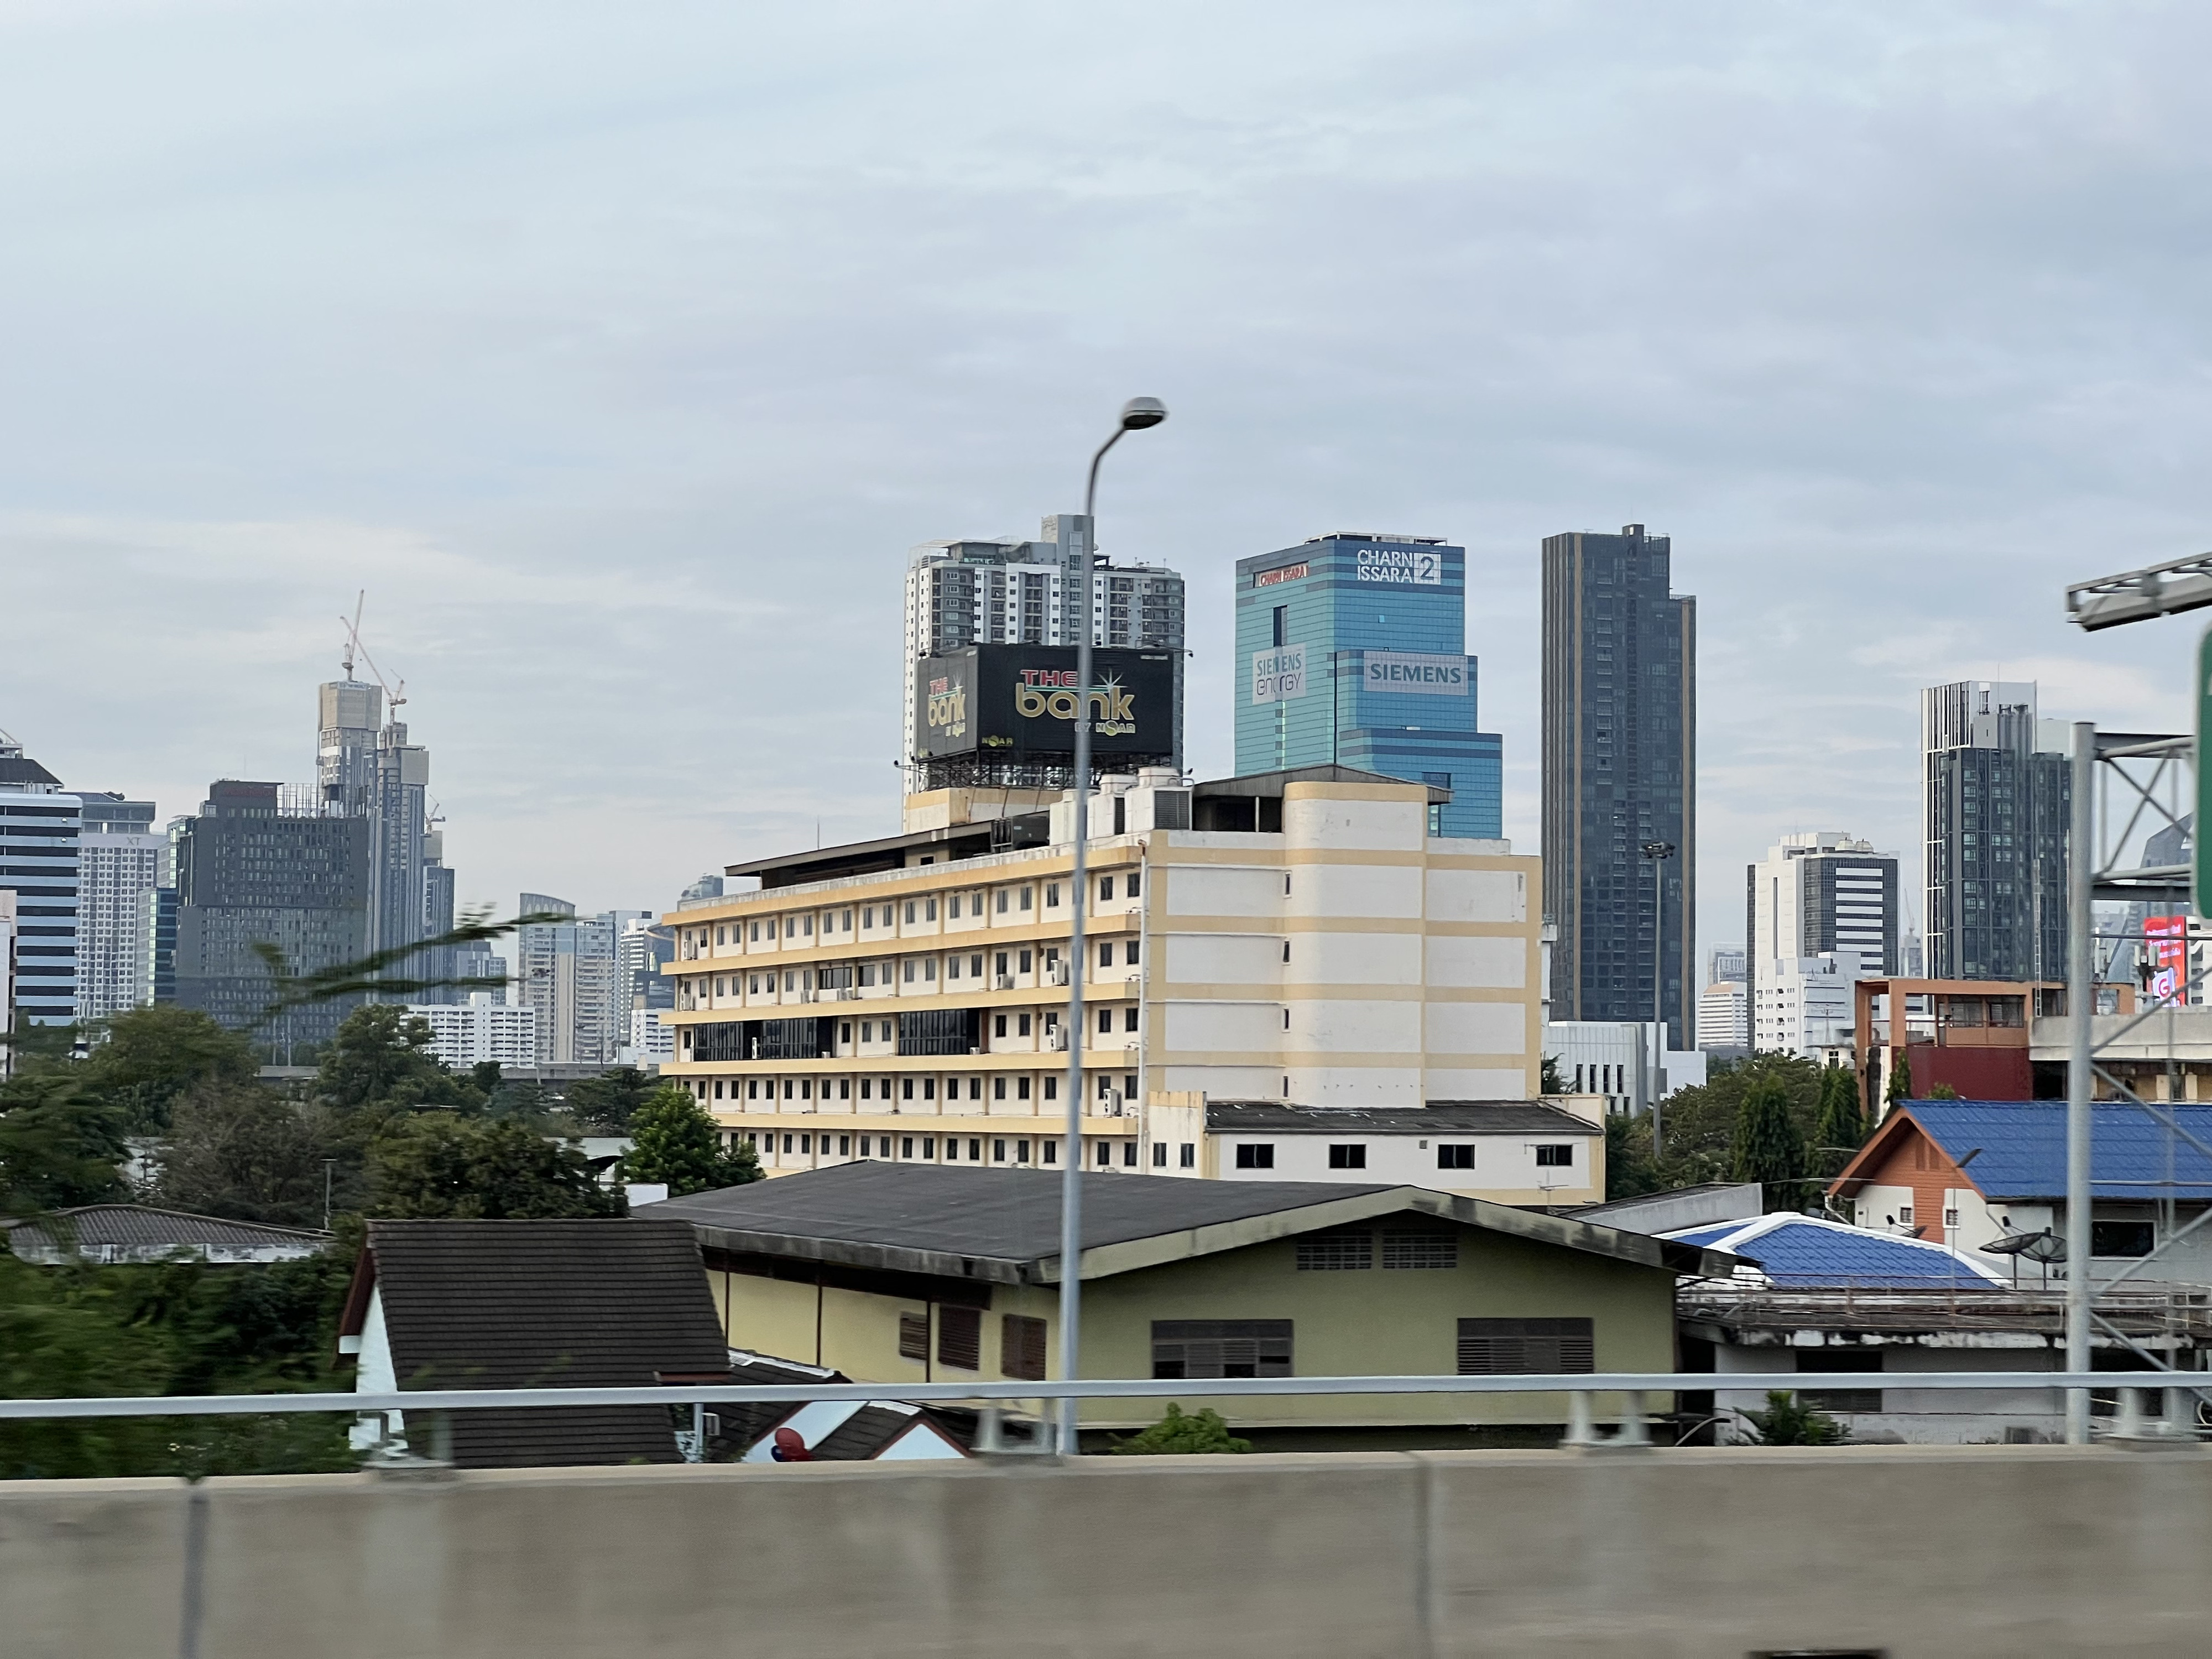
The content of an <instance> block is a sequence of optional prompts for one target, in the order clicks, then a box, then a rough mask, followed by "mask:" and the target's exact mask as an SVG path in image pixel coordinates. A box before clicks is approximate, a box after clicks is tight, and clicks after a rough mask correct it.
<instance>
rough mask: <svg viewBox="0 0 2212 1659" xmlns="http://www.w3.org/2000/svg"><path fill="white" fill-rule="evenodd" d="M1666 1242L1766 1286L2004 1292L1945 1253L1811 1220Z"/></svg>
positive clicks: (1766, 1219) (1704, 1232)
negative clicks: (1734, 1260)
mask: <svg viewBox="0 0 2212 1659" xmlns="http://www.w3.org/2000/svg"><path fill="white" fill-rule="evenodd" d="M1665 1237H1668V1238H1671V1239H1676V1240H1680V1241H1681V1242H1683V1243H1696V1244H1699V1245H1701V1246H1704V1247H1705V1248H1707V1249H1723V1250H1729V1251H1731V1252H1733V1253H1735V1255H1741V1256H1745V1257H1747V1258H1749V1259H1750V1260H1751V1261H1755V1262H1757V1263H1758V1264H1759V1273H1761V1274H1763V1275H1764V1276H1765V1279H1767V1280H1768V1281H1769V1282H1770V1283H1771V1284H1774V1285H1783V1286H1789V1287H1792V1288H1799V1289H1814V1290H1843V1289H1858V1290H1928V1289H1956V1290H1978V1291H1979V1290H1996V1289H2001V1288H2002V1284H2003V1281H2002V1279H1999V1278H1997V1277H1996V1272H1995V1270H1994V1269H1992V1268H1983V1267H1975V1266H1974V1265H1973V1264H1972V1263H1971V1262H1969V1261H1966V1259H1965V1258H1964V1256H1963V1255H1962V1254H1961V1253H1960V1251H1958V1250H1956V1249H1953V1248H1951V1247H1950V1246H1948V1245H1945V1244H1938V1243H1933V1242H1930V1241H1926V1240H1921V1239H1913V1238H1904V1237H1899V1236H1897V1235H1895V1234H1892V1233H1877V1232H1872V1231H1868V1230H1866V1229H1864V1228H1860V1227H1851V1226H1846V1225H1844V1224H1843V1223H1842V1222H1838V1221H1828V1220H1825V1219H1822V1218H1818V1217H1814V1216H1802V1215H1788V1214H1778V1215H1768V1216H1761V1217H1760V1218H1758V1219H1757V1220H1753V1221H1738V1222H1735V1223H1732V1224H1730V1225H1727V1226H1723V1227H1714V1226H1705V1227H1697V1228H1692V1229H1687V1230H1685V1231H1681V1232H1674V1233H1668V1234H1666V1235H1665Z"/></svg>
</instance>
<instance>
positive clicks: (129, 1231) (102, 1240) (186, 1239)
mask: <svg viewBox="0 0 2212 1659" xmlns="http://www.w3.org/2000/svg"><path fill="white" fill-rule="evenodd" d="M53 1213H54V1217H55V1218H57V1219H58V1220H60V1221H63V1222H65V1223H66V1224H67V1225H66V1227H65V1228H64V1229H57V1228H56V1227H54V1226H53V1225H52V1224H51V1223H50V1222H49V1221H48V1220H47V1219H46V1218H43V1217H42V1218H39V1219H37V1220H32V1221H26V1222H22V1223H20V1224H17V1225H15V1226H13V1227H12V1228H10V1230H9V1237H10V1239H11V1241H12V1240H15V1239H21V1241H23V1243H26V1244H27V1245H35V1246H36V1247H38V1248H41V1249H53V1248H58V1239H57V1237H56V1235H57V1232H58V1231H66V1232H67V1233H68V1235H69V1236H70V1237H71V1238H72V1239H73V1240H74V1241H75V1242H76V1248H77V1249H80V1250H83V1249H96V1248H98V1247H99V1246H100V1245H102V1244H118V1245H128V1246H131V1247H133V1248H152V1249H161V1248H165V1247H167V1248H173V1249H190V1248H192V1247H194V1246H204V1245H214V1246H216V1247H217V1248H220V1249H233V1250H257V1249H269V1248H270V1247H271V1246H276V1245H288V1244H289V1245H309V1246H320V1245H324V1244H327V1243H330V1238H331V1236H330V1235H329V1234H328V1233H319V1232H312V1231H307V1229H305V1228H301V1227H271V1226H268V1225H264V1224H263V1223H261V1222H258V1221H229V1220H226V1219H224V1218H222V1217H221V1216H212V1215H193V1214H191V1213H189V1212H186V1211H183V1210H159V1209H155V1208H153V1207H152V1206H149V1205H144V1204H82V1205H79V1206H76V1207H75V1208H73V1209H67V1210H57V1211H55V1212H53Z"/></svg>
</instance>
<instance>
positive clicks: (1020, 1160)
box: [1014, 1140, 1030, 1164]
mask: <svg viewBox="0 0 2212 1659" xmlns="http://www.w3.org/2000/svg"><path fill="white" fill-rule="evenodd" d="M1029 1161H1030V1144H1029V1142H1028V1141H1026V1140H1018V1141H1016V1142H1015V1143H1014V1162H1015V1163H1017V1164H1026V1163H1028V1162H1029Z"/></svg>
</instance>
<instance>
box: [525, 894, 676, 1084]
mask: <svg viewBox="0 0 2212 1659" xmlns="http://www.w3.org/2000/svg"><path fill="white" fill-rule="evenodd" d="M520 903H521V908H520V910H519V911H517V913H516V914H517V915H553V916H557V917H559V918H560V920H558V921H543V922H532V923H531V924H529V925H528V926H527V927H520V928H517V929H516V930H515V954H516V957H517V963H516V970H515V976H516V979H517V981H518V990H519V995H518V998H517V1000H518V1001H520V1003H522V1004H523V1005H525V1006H528V1007H531V1008H534V1009H536V1010H537V1012H538V1060H539V1062H540V1063H542V1064H546V1065H559V1066H570V1065H592V1066H611V1065H613V1064H614V1063H615V1060H616V1059H617V1055H618V1054H619V1053H620V1051H621V1049H622V1048H623V1044H624V1042H625V1041H626V1040H627V1039H628V1037H629V1005H628V999H627V998H626V997H625V996H624V995H623V994H622V987H619V986H618V985H617V979H618V976H619V968H618V963H617V950H616V946H617V941H618V940H619V939H620V938H621V931H620V929H621V923H620V922H619V921H617V920H616V918H617V916H619V917H621V918H622V919H623V920H624V921H627V920H629V919H630V918H634V917H637V916H641V915H644V914H645V913H644V912H642V911H637V910H630V911H610V912H608V913H606V914H605V915H598V916H579V915H577V914H576V907H575V906H574V905H573V904H571V903H569V902H568V900H566V899H558V898H554V897H552V896H550V895H548V894H544V893H525V894H524V895H523V896H522V898H521V901H520Z"/></svg>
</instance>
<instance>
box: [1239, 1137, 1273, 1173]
mask: <svg viewBox="0 0 2212 1659" xmlns="http://www.w3.org/2000/svg"><path fill="white" fill-rule="evenodd" d="M1274 1167H1275V1149H1274V1148H1273V1146H1268V1145H1266V1144H1265V1143H1261V1144H1260V1145H1257V1146H1255V1145H1254V1144H1252V1143H1251V1142H1249V1141H1247V1142H1246V1143H1245V1144H1244V1145H1243V1146H1239V1147H1238V1148H1237V1168H1238V1169H1240V1170H1272V1169H1273V1168H1274Z"/></svg>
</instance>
